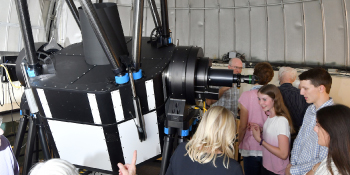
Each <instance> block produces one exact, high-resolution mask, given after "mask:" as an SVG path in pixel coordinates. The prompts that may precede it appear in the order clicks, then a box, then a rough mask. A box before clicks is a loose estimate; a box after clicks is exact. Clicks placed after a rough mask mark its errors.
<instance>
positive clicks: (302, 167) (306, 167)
mask: <svg viewBox="0 0 350 175" xmlns="http://www.w3.org/2000/svg"><path fill="white" fill-rule="evenodd" d="M318 147H319V149H320V153H319V157H318V158H316V159H313V160H310V161H308V162H307V163H304V164H299V165H292V166H291V167H290V173H291V174H293V175H295V174H305V173H307V172H309V171H310V170H311V169H312V167H313V166H314V165H316V164H317V163H319V162H322V160H323V159H325V158H326V157H327V154H328V150H327V148H325V147H322V146H318ZM310 151H311V150H310ZM312 151H313V150H312Z"/></svg>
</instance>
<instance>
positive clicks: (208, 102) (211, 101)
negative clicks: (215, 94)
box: [205, 99, 217, 106]
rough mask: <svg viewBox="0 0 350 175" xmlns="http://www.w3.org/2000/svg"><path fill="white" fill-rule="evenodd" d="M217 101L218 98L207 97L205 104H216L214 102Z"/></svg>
mask: <svg viewBox="0 0 350 175" xmlns="http://www.w3.org/2000/svg"><path fill="white" fill-rule="evenodd" d="M216 102H217V100H213V99H205V104H206V105H209V106H210V105H212V104H214V103H216Z"/></svg>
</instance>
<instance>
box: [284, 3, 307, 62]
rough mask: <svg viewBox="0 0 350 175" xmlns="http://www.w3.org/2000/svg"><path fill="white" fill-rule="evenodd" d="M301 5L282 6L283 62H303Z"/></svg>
mask: <svg viewBox="0 0 350 175" xmlns="http://www.w3.org/2000/svg"><path fill="white" fill-rule="evenodd" d="M302 15H303V13H302V6H301V3H296V4H285V5H284V19H285V20H284V22H285V28H284V29H285V62H286V63H300V62H302V61H303V48H304V46H303V41H304V39H303V33H304V27H303V20H302Z"/></svg>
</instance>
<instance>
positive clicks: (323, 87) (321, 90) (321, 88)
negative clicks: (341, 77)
mask: <svg viewBox="0 0 350 175" xmlns="http://www.w3.org/2000/svg"><path fill="white" fill-rule="evenodd" d="M318 89H319V91H320V92H326V87H325V86H324V85H320V86H318Z"/></svg>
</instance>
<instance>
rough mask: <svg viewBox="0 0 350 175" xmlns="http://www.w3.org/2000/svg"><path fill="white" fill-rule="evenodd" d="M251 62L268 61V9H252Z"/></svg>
mask: <svg viewBox="0 0 350 175" xmlns="http://www.w3.org/2000/svg"><path fill="white" fill-rule="evenodd" d="M250 18H251V20H250V26H251V51H250V52H251V60H252V61H266V60H267V55H266V47H267V45H266V42H267V20H266V7H256V8H251V11H250Z"/></svg>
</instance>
